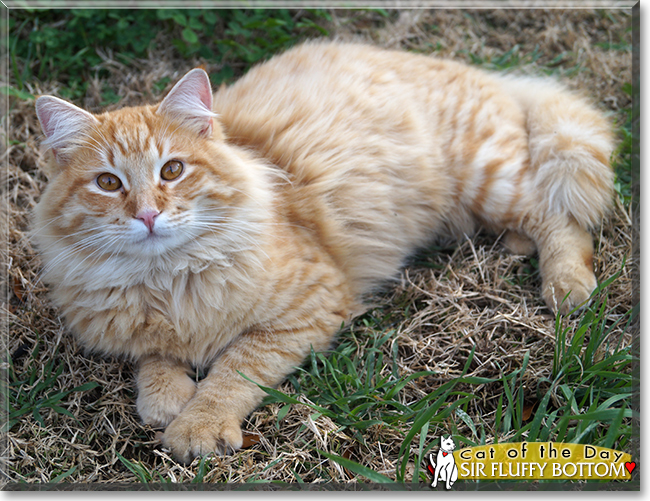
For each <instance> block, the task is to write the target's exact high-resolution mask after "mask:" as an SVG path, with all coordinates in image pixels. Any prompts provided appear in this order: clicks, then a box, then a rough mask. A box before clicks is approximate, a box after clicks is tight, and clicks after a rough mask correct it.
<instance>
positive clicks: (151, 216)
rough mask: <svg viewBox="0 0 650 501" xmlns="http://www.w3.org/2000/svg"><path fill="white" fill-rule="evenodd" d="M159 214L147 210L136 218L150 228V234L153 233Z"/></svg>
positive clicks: (155, 211)
mask: <svg viewBox="0 0 650 501" xmlns="http://www.w3.org/2000/svg"><path fill="white" fill-rule="evenodd" d="M159 214H160V212H158V211H157V210H145V211H142V212H140V213H139V214H138V215H137V216H135V218H136V219H139V220H140V221H142V222H143V223H144V224H145V226H146V227H147V228H149V233H153V225H154V223H155V221H154V220H155V219H156V217H158V215H159Z"/></svg>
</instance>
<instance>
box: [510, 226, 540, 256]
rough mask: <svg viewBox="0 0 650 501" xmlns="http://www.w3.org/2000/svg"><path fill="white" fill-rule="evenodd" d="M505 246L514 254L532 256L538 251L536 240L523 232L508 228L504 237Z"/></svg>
mask: <svg viewBox="0 0 650 501" xmlns="http://www.w3.org/2000/svg"><path fill="white" fill-rule="evenodd" d="M503 246H504V247H505V248H506V249H507V250H508V251H509V252H511V253H512V254H516V255H519V256H532V255H533V254H535V252H536V251H537V247H536V246H535V242H534V241H533V240H531V239H530V238H528V237H527V236H526V235H524V234H523V233H520V232H518V231H515V230H508V231H507V232H506V234H505V235H504V237H503Z"/></svg>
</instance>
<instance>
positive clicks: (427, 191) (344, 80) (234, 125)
mask: <svg viewBox="0 0 650 501" xmlns="http://www.w3.org/2000/svg"><path fill="white" fill-rule="evenodd" d="M213 110H214V111H215V112H216V113H217V114H218V115H219V121H220V123H221V124H222V126H223V128H224V132H225V135H226V137H227V138H228V141H230V142H232V143H234V144H236V145H239V146H241V147H244V148H246V149H251V150H254V151H255V152H256V154H257V155H259V156H260V157H262V158H264V159H266V160H267V161H268V162H270V163H271V164H273V165H275V166H277V167H279V168H280V169H282V170H284V171H285V172H286V173H288V177H289V179H290V181H291V187H290V188H287V189H285V191H284V194H283V197H281V198H282V199H283V202H284V203H285V206H286V207H288V209H287V211H286V213H287V214H288V219H289V220H290V221H289V222H290V223H291V224H294V225H300V226H304V227H309V228H313V229H314V230H315V233H316V234H318V235H319V236H320V239H321V243H322V244H323V245H324V246H326V247H327V248H328V252H329V253H330V254H331V255H333V256H340V257H339V258H338V260H339V261H340V262H341V263H345V264H344V266H345V267H346V269H348V270H349V272H350V274H351V276H352V278H353V281H354V282H355V283H359V284H361V289H363V290H366V289H367V285H368V284H371V283H374V282H376V281H377V278H378V277H379V279H380V280H381V278H385V277H389V276H393V275H394V273H395V270H396V269H397V268H398V267H399V266H400V265H401V263H402V262H403V259H404V258H405V256H406V255H408V254H409V253H410V252H411V251H412V249H414V248H417V247H419V246H422V245H425V244H426V243H427V242H428V241H429V240H430V238H431V236H432V235H433V234H435V233H436V231H437V230H438V229H439V228H440V227H441V226H442V225H446V224H449V223H450V221H451V220H452V219H453V220H454V222H453V223H452V226H453V227H454V229H455V231H459V229H460V232H468V233H469V232H471V231H472V228H471V227H470V225H471V224H473V223H472V222H471V217H470V215H469V212H468V211H465V210H464V209H456V210H455V211H452V207H454V206H456V207H457V206H458V205H457V202H458V199H459V198H460V196H461V194H462V193H463V191H467V193H469V196H465V198H466V199H467V200H470V197H471V196H472V193H473V192H477V190H478V189H479V188H480V186H479V185H480V183H481V179H480V176H478V175H477V176H474V175H473V174H472V173H469V172H467V171H463V170H462V169H461V166H462V165H465V164H468V159H469V157H470V156H471V155H482V153H481V152H479V149H478V146H477V145H478V143H479V142H480V140H483V141H485V140H487V138H489V137H491V136H494V131H495V130H497V127H496V126H495V123H497V122H498V135H500V136H503V137H507V136H513V135H518V139H515V140H514V141H513V140H512V139H511V137H508V141H509V143H510V144H514V143H517V144H518V147H520V146H525V137H524V136H523V134H524V126H523V125H524V119H523V115H522V113H521V110H520V109H519V108H518V107H517V106H516V105H515V103H514V102H513V101H511V100H509V99H508V98H507V95H504V93H503V92H500V89H499V84H498V81H497V80H496V79H494V78H493V77H491V76H490V75H489V74H487V73H484V72H481V71H479V70H477V69H475V68H471V67H468V66H466V65H463V64H461V63H458V62H454V61H447V60H441V59H437V58H434V57H429V56H424V55H419V54H411V53H405V52H401V51H390V50H383V49H379V48H376V47H371V46H368V45H362V44H348V43H336V42H312V43H308V44H304V45H300V46H298V47H296V48H294V49H291V50H290V51H288V52H286V53H284V54H282V55H280V56H276V57H274V58H272V59H271V60H270V61H268V62H265V63H263V64H261V65H259V66H257V67H254V68H253V69H251V70H250V71H249V72H248V73H247V74H246V75H245V76H244V77H242V78H241V79H240V80H239V81H238V82H236V83H235V84H233V85H232V86H230V87H222V88H221V89H220V90H219V91H218V92H217V93H216V94H215V96H214V104H213ZM524 149H525V148H524ZM524 149H521V148H520V150H521V151H524ZM493 150H494V148H492V149H490V150H489V151H487V156H486V157H485V158H480V159H479V162H478V163H477V164H476V166H475V167H472V168H475V169H476V170H477V171H478V170H479V169H480V168H481V165H480V164H485V163H488V162H489V161H490V160H491V159H490V158H488V156H489V155H492V154H494V153H491V152H492V151H493ZM484 156H485V155H484ZM518 161H519V159H517V162H518ZM469 164H472V162H469ZM450 194H451V195H452V196H450ZM338 242H345V243H344V244H338ZM369 256H372V257H371V258H369ZM369 260H371V261H373V262H369ZM350 270H352V271H350Z"/></svg>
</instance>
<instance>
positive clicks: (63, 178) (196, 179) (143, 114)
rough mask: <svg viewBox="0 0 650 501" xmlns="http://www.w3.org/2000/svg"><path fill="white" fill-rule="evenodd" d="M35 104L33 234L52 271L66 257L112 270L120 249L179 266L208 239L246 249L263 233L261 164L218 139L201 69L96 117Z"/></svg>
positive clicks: (48, 100)
mask: <svg viewBox="0 0 650 501" xmlns="http://www.w3.org/2000/svg"><path fill="white" fill-rule="evenodd" d="M36 110H37V114H38V118H39V121H40V123H41V126H42V129H43V132H44V134H45V140H44V141H43V146H44V147H45V149H46V150H48V151H49V152H50V153H51V155H50V165H49V176H50V180H49V183H48V186H47V189H46V190H45V192H44V194H43V196H42V198H41V201H40V203H39V204H38V206H37V207H36V210H35V218H34V241H35V243H36V245H37V247H38V248H39V250H40V251H41V254H42V255H43V258H44V262H45V267H46V271H48V272H50V274H57V272H56V270H57V269H58V268H60V267H62V268H65V267H69V264H68V263H69V262H75V263H74V264H75V265H78V266H79V267H81V269H84V268H87V267H93V266H95V267H101V266H106V267H107V268H108V269H110V267H111V266H115V263H111V262H110V261H111V260H116V259H118V257H119V256H122V257H124V258H125V260H126V261H125V262H127V263H132V264H131V265H130V266H131V267H134V266H136V265H139V266H141V265H142V263H143V262H147V263H149V265H151V263H153V262H155V263H156V266H163V267H164V266H179V264H178V263H179V260H180V261H182V259H184V258H187V256H191V255H192V253H195V254H200V253H201V252H202V250H201V249H204V248H206V247H212V248H213V249H214V250H215V252H217V253H218V252H221V253H222V254H224V255H225V254H227V253H228V252H232V253H236V252H238V251H239V250H241V249H243V248H247V247H250V246H251V244H252V242H253V240H254V238H255V234H256V232H259V231H260V230H259V229H257V230H254V229H253V227H254V226H255V223H256V222H258V221H259V220H260V219H261V218H263V217H264V211H265V204H266V202H267V199H268V197H269V195H268V193H267V192H268V191H269V190H268V189H267V187H266V185H265V181H264V178H265V174H264V173H262V171H263V170H264V167H263V166H262V165H261V164H257V163H256V162H255V161H253V160H252V159H251V158H249V157H248V156H247V155H246V154H245V153H244V152H242V151H241V150H237V149H235V148H233V147H231V146H229V145H228V143H227V141H225V139H224V137H223V134H222V132H221V128H220V126H219V124H218V122H217V121H216V114H215V113H214V112H213V111H212V89H211V86H210V81H209V78H208V76H207V74H206V73H205V72H204V71H203V70H200V69H195V70H192V71H190V72H189V73H187V74H186V75H185V76H184V77H183V78H182V79H181V80H180V81H179V82H178V83H177V84H176V85H175V86H174V88H173V89H172V90H171V91H170V92H169V94H168V95H167V96H166V97H165V99H164V100H163V101H162V102H161V103H159V104H157V105H152V106H141V107H135V108H124V109H121V110H117V111H113V112H108V113H103V114H100V115H93V114H91V113H88V112H87V111H84V110H82V109H80V108H78V107H76V106H74V105H73V104H70V103H68V102H66V101H63V100H61V99H58V98H56V97H52V96H41V97H39V98H38V99H37V101H36ZM251 233H252V234H251ZM165 263H167V264H165ZM114 271H119V270H114ZM59 274H60V273H59ZM61 278H63V276H62V277H61ZM70 278H71V277H70V276H67V279H70Z"/></svg>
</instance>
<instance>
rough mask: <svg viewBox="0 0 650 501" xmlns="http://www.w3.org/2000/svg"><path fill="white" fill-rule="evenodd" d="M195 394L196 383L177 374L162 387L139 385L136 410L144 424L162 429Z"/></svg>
mask: <svg viewBox="0 0 650 501" xmlns="http://www.w3.org/2000/svg"><path fill="white" fill-rule="evenodd" d="M170 377H171V376H170ZM195 393H196V383H195V382H194V381H193V380H192V379H191V378H190V377H188V376H187V375H185V374H179V375H177V376H176V377H174V378H173V379H170V380H169V381H167V384H166V385H165V386H164V387H159V386H158V385H153V384H152V385H148V386H144V387H142V385H141V387H140V388H139V392H138V398H137V400H136V408H137V410H138V414H139V415H140V418H141V419H142V421H143V422H144V423H146V424H150V425H151V426H156V427H161V428H164V427H165V426H167V425H168V424H169V423H171V422H172V421H173V420H174V419H176V417H177V416H178V415H179V414H180V413H181V411H182V410H183V408H184V407H185V406H186V405H187V403H188V402H189V401H190V400H191V399H192V397H193V396H194V394H195Z"/></svg>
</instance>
